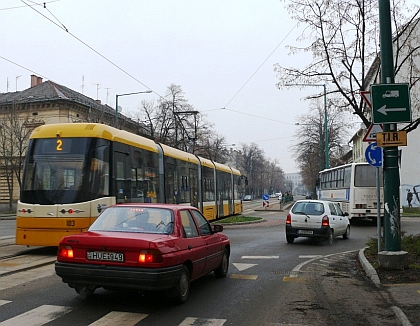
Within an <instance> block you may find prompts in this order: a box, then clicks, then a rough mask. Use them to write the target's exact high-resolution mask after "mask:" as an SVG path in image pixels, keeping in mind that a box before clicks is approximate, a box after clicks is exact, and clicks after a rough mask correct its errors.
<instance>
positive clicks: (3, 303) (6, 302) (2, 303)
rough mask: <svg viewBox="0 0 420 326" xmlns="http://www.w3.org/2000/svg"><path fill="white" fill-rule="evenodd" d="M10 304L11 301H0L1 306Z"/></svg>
mask: <svg viewBox="0 0 420 326" xmlns="http://www.w3.org/2000/svg"><path fill="white" fill-rule="evenodd" d="M10 302H12V301H9V300H0V306H2V305H5V304H8V303H10Z"/></svg>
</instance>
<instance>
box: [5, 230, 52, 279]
mask: <svg viewBox="0 0 420 326" xmlns="http://www.w3.org/2000/svg"><path fill="white" fill-rule="evenodd" d="M56 251H57V248H56V247H34V248H26V247H23V246H20V245H15V244H14V237H10V238H9V237H7V238H5V237H3V238H1V239H0V277H4V276H8V275H11V274H16V273H19V272H24V271H28V270H31V269H35V268H39V267H42V266H45V265H48V264H53V263H54V262H55V260H56Z"/></svg>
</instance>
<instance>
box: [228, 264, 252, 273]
mask: <svg viewBox="0 0 420 326" xmlns="http://www.w3.org/2000/svg"><path fill="white" fill-rule="evenodd" d="M232 265H233V266H235V267H236V269H237V270H238V271H240V272H242V271H244V270H246V269H248V268H251V267H254V266H257V265H258V264H240V263H233V264H232Z"/></svg>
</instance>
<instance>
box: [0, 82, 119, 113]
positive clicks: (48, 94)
mask: <svg viewBox="0 0 420 326" xmlns="http://www.w3.org/2000/svg"><path fill="white" fill-rule="evenodd" d="M54 100H67V101H72V102H76V103H78V104H81V105H84V106H87V107H91V108H96V109H98V110H101V111H105V112H107V113H110V114H115V110H114V109H113V108H111V107H110V106H109V105H103V104H100V103H98V102H97V101H95V100H93V99H91V98H90V97H87V96H85V95H83V94H81V93H79V92H76V91H74V90H72V89H70V88H68V87H66V86H63V85H60V84H57V83H55V82H52V81H50V80H49V81H45V82H43V83H40V84H39V85H36V86H33V87H30V88H28V89H25V90H23V91H19V92H10V93H0V105H6V104H10V103H13V102H20V103H22V102H24V103H35V102H45V101H49V102H51V101H54Z"/></svg>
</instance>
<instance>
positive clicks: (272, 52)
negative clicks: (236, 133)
mask: <svg viewBox="0 0 420 326" xmlns="http://www.w3.org/2000/svg"><path fill="white" fill-rule="evenodd" d="M297 24H298V23H296V24H295V26H293V27H292V29H291V30H290V31H289V33H287V35H286V36H285V37H284V38H283V39H282V40H281V41H280V43H279V44H277V46H276V47H275V48H274V50H273V51H271V53H270V54H269V55H268V57H267V58H266V59H265V60H264V61H263V62H262V63H261V64H260V66H259V67H258V68H257V70H255V72H254V73H253V74H252V75H251V77H249V78H248V80H247V81H246V82H245V84H243V85H242V87H241V88H240V89H239V90H238V91H237V92H236V93H235V95H233V97H232V98H231V99H230V100H229V102H227V104H226V105H225V106H224V107H223V108H222V109H224V110H228V109H226V107H227V106H228V105H229V104H230V102H232V101H233V99H234V98H235V97H236V96H237V95H238V94H239V93H240V92H241V91H242V89H243V88H244V87H245V86H246V85H247V84H248V83H249V81H250V80H251V79H252V78H253V77H254V76H255V75H256V74H257V72H258V71H259V70H260V69H261V67H262V66H263V65H264V64H265V63H266V62H267V60H268V59H269V58H270V57H271V56H272V55H273V54H274V52H276V51H277V49H278V48H279V46H280V45H281V44H282V43H283V42H284V40H285V39H286V38H287V37H288V36H289V35H290V33H291V32H292V31H293V30H294V29H295V28H296V26H297Z"/></svg>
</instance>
